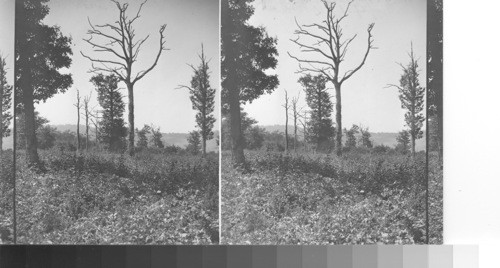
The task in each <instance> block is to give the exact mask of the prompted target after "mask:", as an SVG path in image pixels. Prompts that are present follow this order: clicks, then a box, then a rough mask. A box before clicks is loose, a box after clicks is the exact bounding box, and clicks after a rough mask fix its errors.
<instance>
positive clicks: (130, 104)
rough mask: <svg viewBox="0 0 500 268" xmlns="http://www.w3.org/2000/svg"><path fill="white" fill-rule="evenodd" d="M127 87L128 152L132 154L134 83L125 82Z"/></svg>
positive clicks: (133, 146)
mask: <svg viewBox="0 0 500 268" xmlns="http://www.w3.org/2000/svg"><path fill="white" fill-rule="evenodd" d="M127 89H128V147H127V150H128V154H129V155H130V156H134V153H135V150H134V149H135V142H134V138H135V136H134V135H135V132H134V129H135V128H134V125H135V124H134V85H132V84H131V83H127Z"/></svg>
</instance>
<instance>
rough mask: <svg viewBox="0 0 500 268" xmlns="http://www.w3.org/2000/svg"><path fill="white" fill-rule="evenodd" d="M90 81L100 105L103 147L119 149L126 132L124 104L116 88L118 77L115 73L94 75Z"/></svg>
mask: <svg viewBox="0 0 500 268" xmlns="http://www.w3.org/2000/svg"><path fill="white" fill-rule="evenodd" d="M90 82H92V83H93V84H94V86H95V88H96V91H97V100H98V101H99V105H100V106H101V107H102V109H103V110H102V116H101V121H100V126H101V127H100V131H99V139H100V142H102V143H103V144H104V146H105V148H107V149H109V150H112V151H120V150H121V149H122V148H123V145H124V138H125V136H126V134H127V129H126V128H125V122H124V120H123V113H124V111H125V104H124V103H123V96H122V94H121V92H120V91H119V90H118V82H119V78H118V77H117V76H116V75H103V74H98V75H94V76H93V77H92V78H91V79H90Z"/></svg>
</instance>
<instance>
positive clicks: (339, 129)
mask: <svg viewBox="0 0 500 268" xmlns="http://www.w3.org/2000/svg"><path fill="white" fill-rule="evenodd" d="M335 101H336V103H335V110H336V111H335V112H336V114H335V122H336V124H337V135H336V137H335V138H336V140H335V141H336V142H335V149H336V153H337V156H342V96H341V91H340V84H338V83H335Z"/></svg>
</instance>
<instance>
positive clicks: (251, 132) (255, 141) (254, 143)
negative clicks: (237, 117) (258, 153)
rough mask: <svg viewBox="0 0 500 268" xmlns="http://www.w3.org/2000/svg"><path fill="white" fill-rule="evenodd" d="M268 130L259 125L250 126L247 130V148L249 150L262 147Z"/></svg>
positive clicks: (245, 133)
mask: <svg viewBox="0 0 500 268" xmlns="http://www.w3.org/2000/svg"><path fill="white" fill-rule="evenodd" d="M267 134H268V133H267V131H266V130H265V129H264V128H262V127H259V126H250V127H249V128H248V129H247V130H246V131H245V132H244V135H245V148H246V149H249V150H255V149H260V148H261V147H262V146H263V145H264V140H265V137H266V135H267Z"/></svg>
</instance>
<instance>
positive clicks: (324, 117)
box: [299, 74, 335, 152]
mask: <svg viewBox="0 0 500 268" xmlns="http://www.w3.org/2000/svg"><path fill="white" fill-rule="evenodd" d="M327 82H328V80H327V78H326V77H325V76H323V75H317V76H311V75H310V74H306V75H304V76H302V77H301V78H300V79H299V83H300V84H301V85H302V86H303V87H304V89H305V91H306V102H307V105H308V106H309V108H310V109H311V111H310V118H309V119H308V122H307V125H308V129H307V139H308V142H311V143H313V144H315V146H316V150H318V151H322V152H328V151H329V150H330V149H331V148H329V146H328V145H329V144H330V143H329V141H330V140H331V139H332V138H333V137H334V134H335V128H334V127H333V123H332V119H331V117H332V111H333V104H332V102H331V100H330V99H331V96H330V94H329V93H328V90H327V88H326V83H327Z"/></svg>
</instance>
